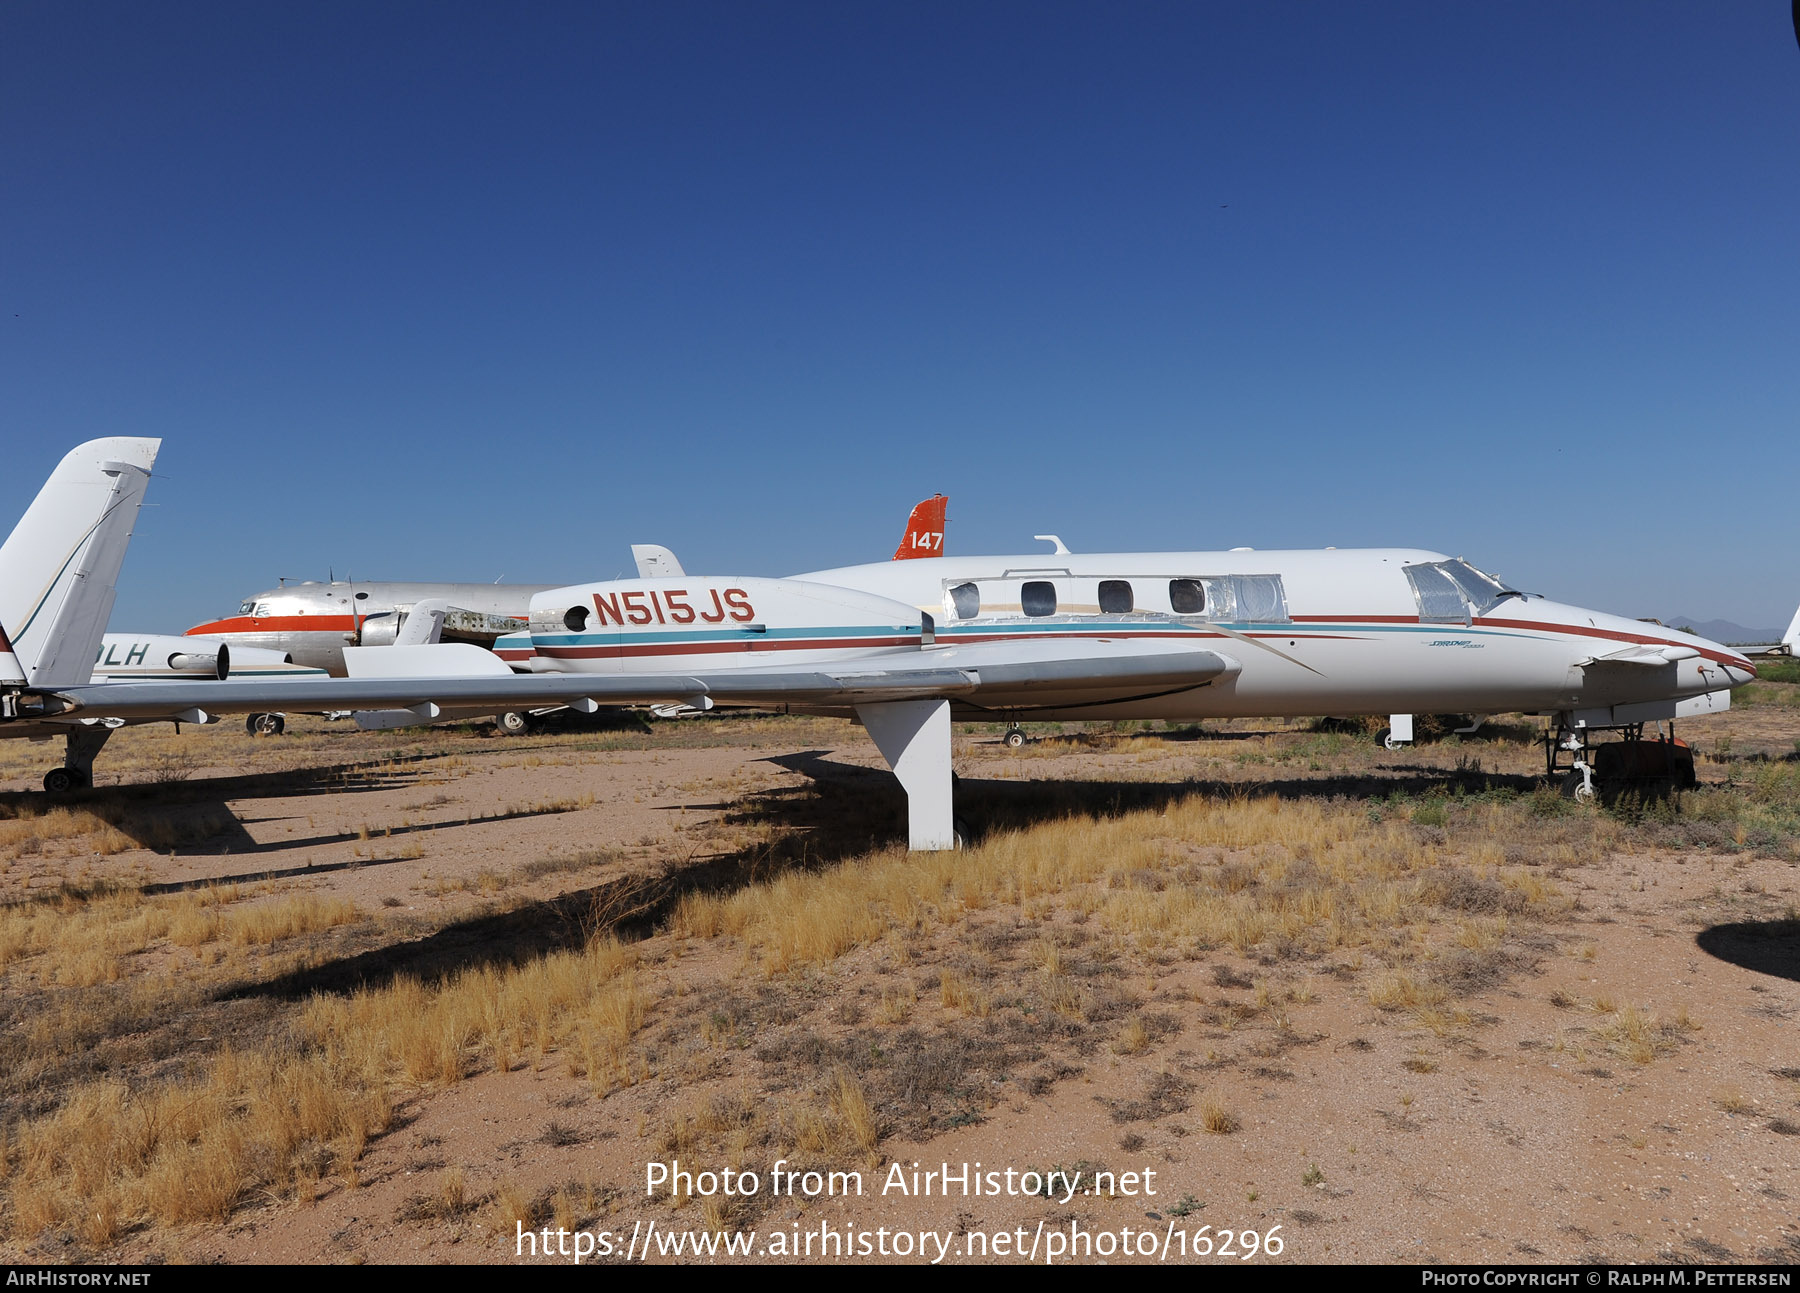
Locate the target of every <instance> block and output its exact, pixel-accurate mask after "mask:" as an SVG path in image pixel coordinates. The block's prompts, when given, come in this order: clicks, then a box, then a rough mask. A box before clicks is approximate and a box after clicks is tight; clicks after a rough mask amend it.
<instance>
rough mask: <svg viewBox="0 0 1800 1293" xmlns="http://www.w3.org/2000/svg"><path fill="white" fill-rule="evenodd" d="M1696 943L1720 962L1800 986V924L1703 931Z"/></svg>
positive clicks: (1774, 922) (1745, 923)
mask: <svg viewBox="0 0 1800 1293" xmlns="http://www.w3.org/2000/svg"><path fill="white" fill-rule="evenodd" d="M1694 942H1695V943H1696V944H1698V945H1699V947H1700V950H1701V951H1703V952H1705V953H1706V954H1707V955H1709V956H1715V957H1717V958H1718V959H1719V960H1721V961H1726V962H1729V963H1730V964H1732V965H1736V966H1740V967H1742V968H1743V969H1746V970H1754V971H1755V972H1756V973H1758V974H1767V975H1771V976H1773V977H1775V978H1778V979H1788V980H1790V981H1793V982H1800V920H1747V921H1742V922H1740V923H1737V924H1732V925H1714V926H1713V927H1712V928H1710V929H1703V930H1701V931H1700V933H1699V934H1698V935H1697V936H1696V937H1695V939H1694Z"/></svg>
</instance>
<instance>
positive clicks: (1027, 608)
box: [1019, 579, 1056, 616]
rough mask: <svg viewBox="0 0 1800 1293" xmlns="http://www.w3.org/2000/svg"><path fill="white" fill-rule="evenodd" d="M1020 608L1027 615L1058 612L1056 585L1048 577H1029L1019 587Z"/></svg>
mask: <svg viewBox="0 0 1800 1293" xmlns="http://www.w3.org/2000/svg"><path fill="white" fill-rule="evenodd" d="M1019 609H1020V610H1022V611H1024V612H1025V613H1026V614H1027V615H1032V616H1043V615H1054V614H1056V585H1055V584H1053V583H1051V582H1050V581H1049V580H1048V579H1028V580H1026V581H1025V583H1024V584H1023V585H1021V586H1020V588H1019Z"/></svg>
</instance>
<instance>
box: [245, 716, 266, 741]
mask: <svg viewBox="0 0 1800 1293" xmlns="http://www.w3.org/2000/svg"><path fill="white" fill-rule="evenodd" d="M267 717H268V715H267V714H245V715H244V730H245V731H246V732H248V733H249V734H250V735H251V736H257V735H260V733H259V732H258V731H257V726H258V724H260V723H261V722H262V721H263V719H265V718H267Z"/></svg>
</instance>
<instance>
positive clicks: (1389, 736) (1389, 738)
mask: <svg viewBox="0 0 1800 1293" xmlns="http://www.w3.org/2000/svg"><path fill="white" fill-rule="evenodd" d="M1393 738H1394V729H1393V728H1391V727H1384V728H1382V729H1381V730H1380V731H1379V732H1377V733H1375V744H1376V745H1379V746H1380V747H1381V748H1382V749H1384V750H1391V749H1393V748H1394V745H1393Z"/></svg>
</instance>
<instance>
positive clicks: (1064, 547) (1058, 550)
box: [1031, 534, 1072, 557]
mask: <svg viewBox="0 0 1800 1293" xmlns="http://www.w3.org/2000/svg"><path fill="white" fill-rule="evenodd" d="M1031 537H1032V538H1034V539H1039V540H1041V541H1043V542H1044V543H1050V544H1054V545H1055V547H1054V548H1053V549H1052V551H1054V552H1055V554H1056V555H1057V556H1059V557H1067V556H1070V555H1072V554H1071V553H1070V552H1069V545H1068V544H1066V543H1064V542H1063V541H1062V540H1061V539H1059V538H1057V537H1056V536H1055V535H1054V534H1034V535H1032V536H1031Z"/></svg>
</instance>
